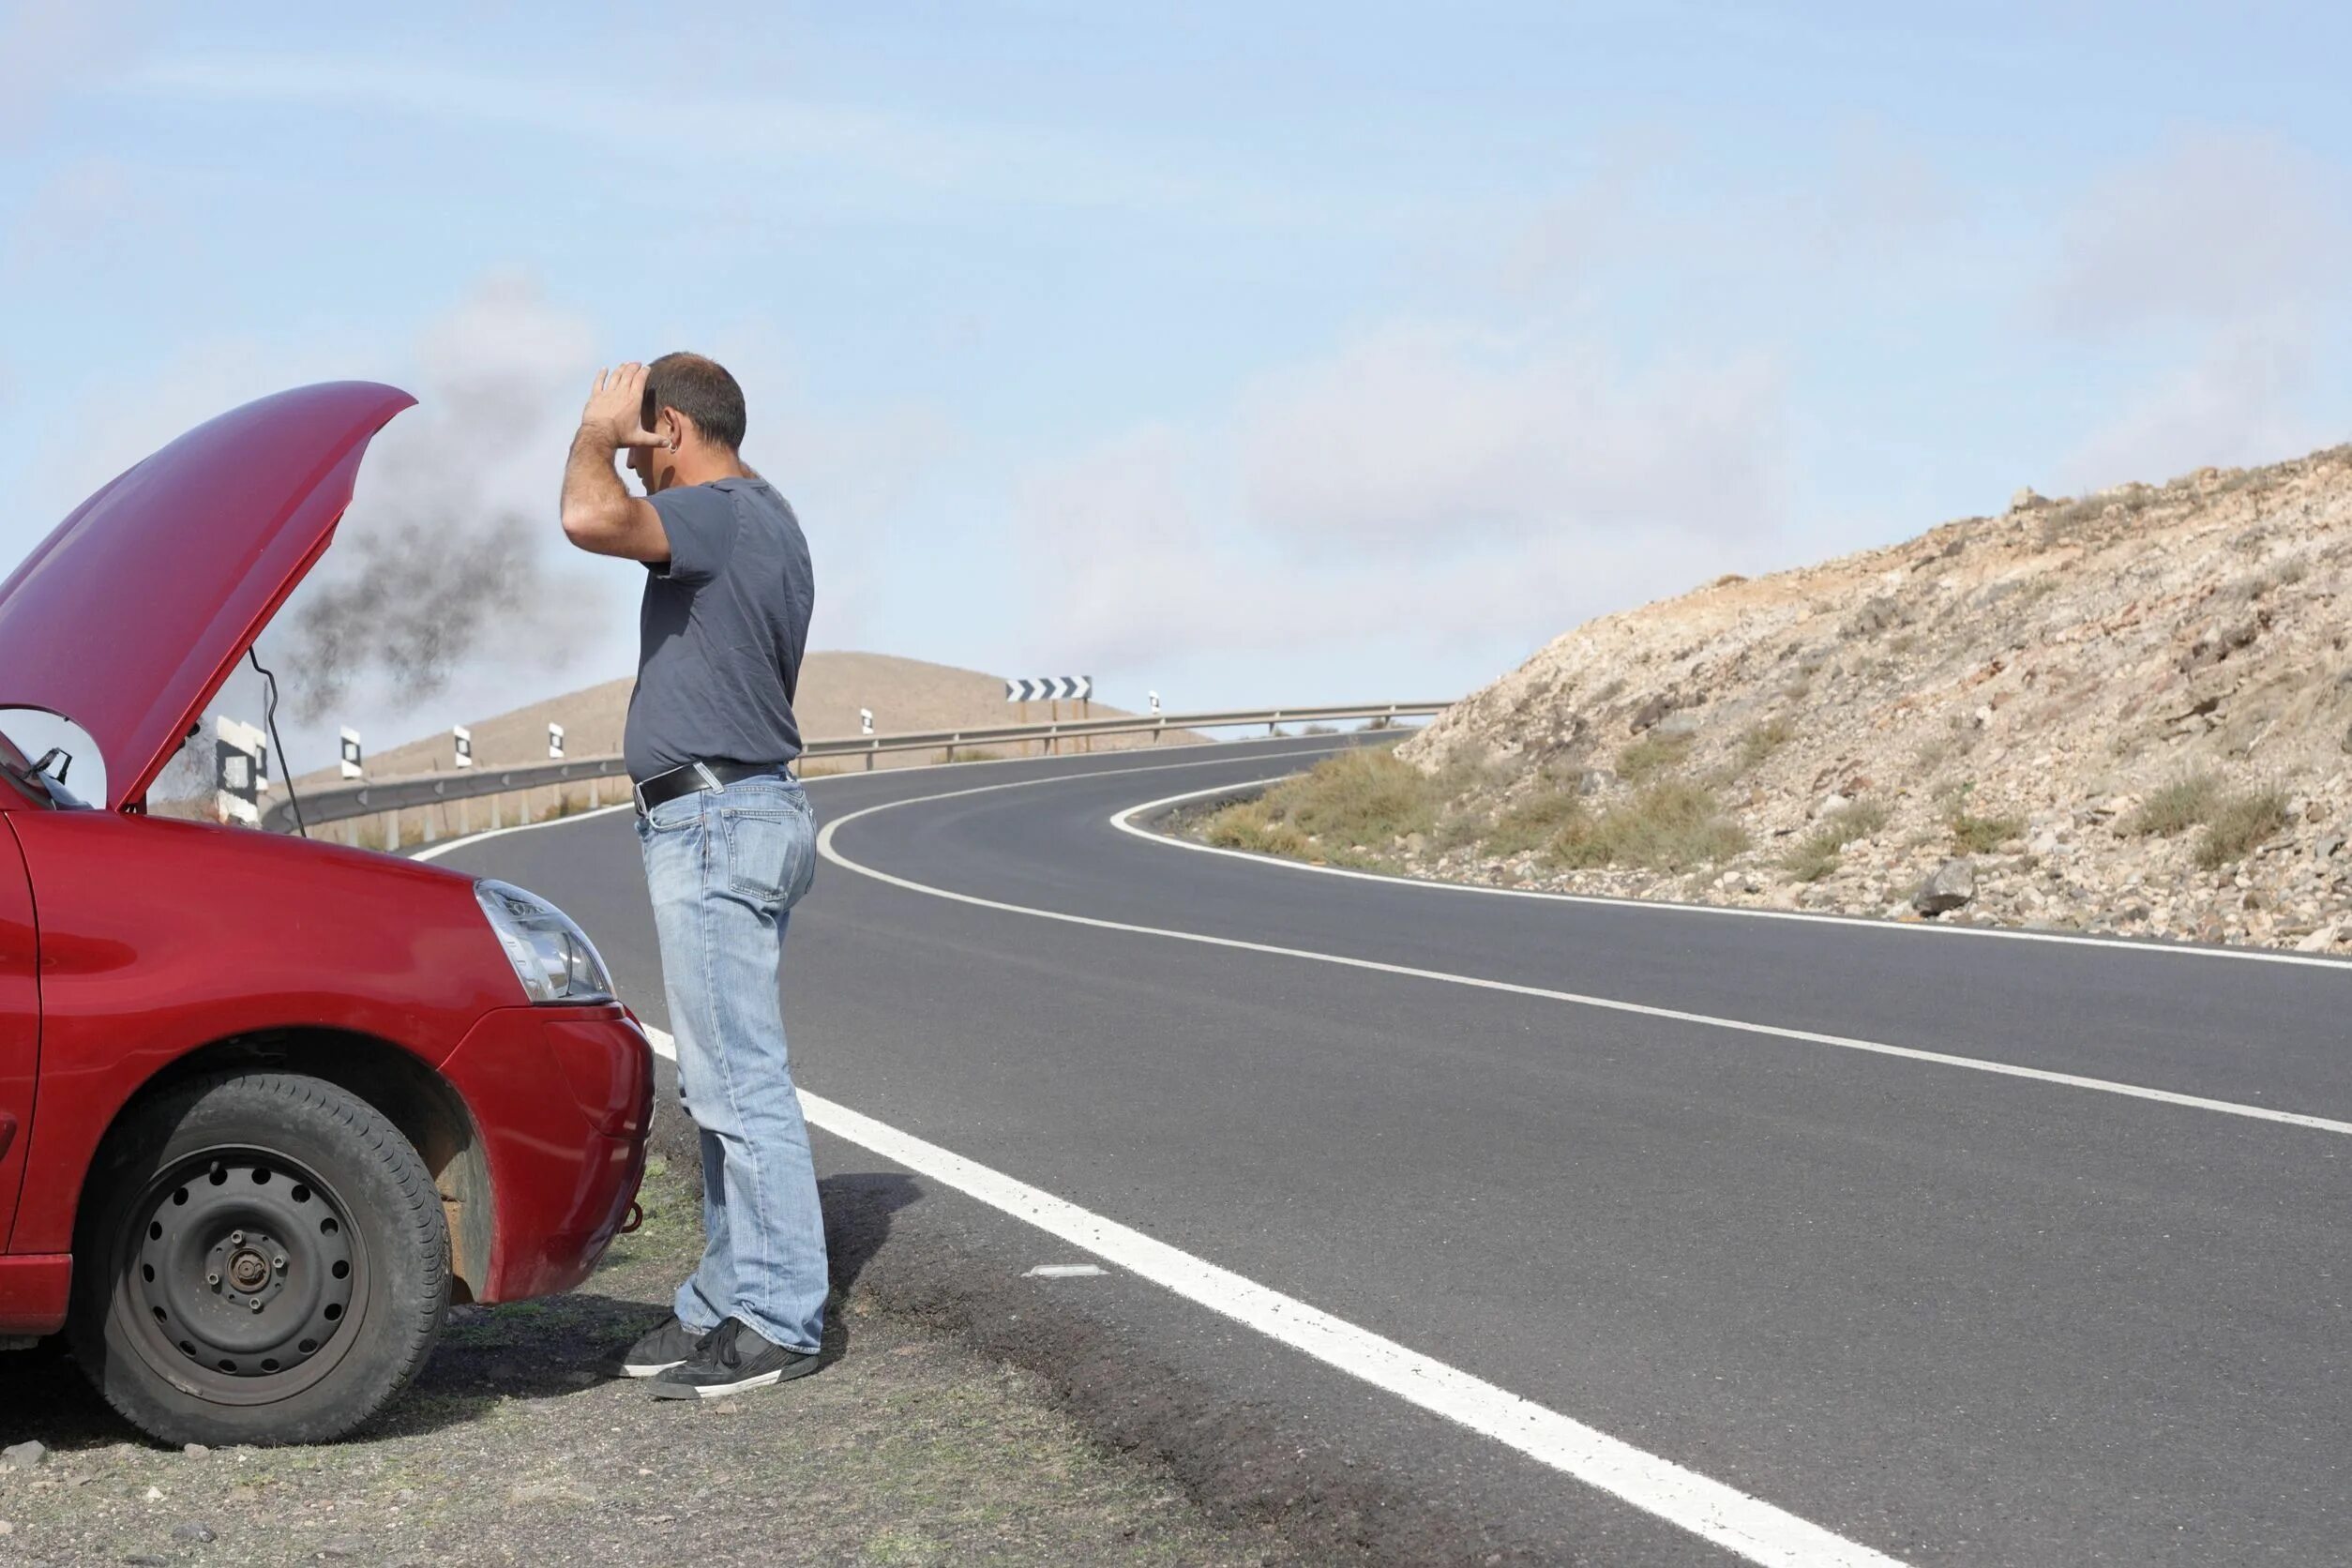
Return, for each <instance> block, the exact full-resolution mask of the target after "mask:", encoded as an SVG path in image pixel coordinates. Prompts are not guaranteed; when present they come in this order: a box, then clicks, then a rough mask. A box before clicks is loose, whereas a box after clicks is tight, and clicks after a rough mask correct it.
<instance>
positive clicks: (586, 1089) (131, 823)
mask: <svg viewBox="0 0 2352 1568" xmlns="http://www.w3.org/2000/svg"><path fill="white" fill-rule="evenodd" d="M414 401H415V400H414V399H412V398H410V397H409V396H408V395H407V394H406V393H404V392H400V391H398V390H396V389H394V388H392V387H388V386H378V385H372V384H365V383H357V382H342V383H335V384H326V385H320V386H309V387H303V388H301V389H299V390H296V391H293V392H286V393H281V394H279V396H277V397H273V398H264V399H263V400H260V401H258V402H253V403H249V404H247V405H246V406H245V407H243V408H240V409H237V410H235V411H234V412H232V413H229V414H226V415H221V416H220V417H219V418H218V419H215V420H213V421H212V422H211V423H209V424H206V425H204V426H202V427H200V428H198V429H196V430H191V431H190V432H188V434H187V435H185V436H182V437H181V438H180V439H179V440H177V441H175V442H173V444H172V445H169V446H166V447H165V448H163V450H161V451H159V452H158V453H156V454H155V455H154V456H153V457H150V458H148V459H147V460H145V461H144V462H142V463H140V464H139V465H138V466H136V467H134V468H132V469H131V470H130V471H129V472H128V473H126V474H124V475H122V476H121V477H119V478H117V479H115V480H114V481H113V483H112V484H110V485H108V486H107V487H106V488H105V489H104V490H99V491H98V493H97V494H96V495H94V496H92V497H91V498H90V499H89V500H88V501H86V502H84V503H83V505H82V506H81V508H80V509H79V510H77V511H76V512H75V513H74V514H73V515H72V516H71V517H69V518H68V519H67V520H65V521H64V522H63V523H62V524H60V525H59V526H58V528H57V530H56V532H55V533H53V534H52V535H50V536H49V537H48V538H47V539H46V540H45V541H43V543H42V544H41V546H40V548H39V549H38V550H35V551H34V552H33V554H32V555H31V557H30V558H29V559H27V560H26V561H25V563H24V564H23V565H21V566H19V567H18V568H17V569H16V571H15V573H14V575H12V576H10V577H9V578H8V581H7V583H6V584H5V585H0V704H5V706H4V707H0V735H5V736H8V737H11V738H14V739H22V737H23V736H26V735H28V734H29V735H31V736H32V737H33V738H34V742H35V743H38V744H39V746H40V749H39V750H38V752H35V754H34V755H31V756H28V755H27V752H28V751H35V746H34V744H33V743H27V744H23V745H17V744H8V742H7V741H0V1348H23V1347H24V1346H27V1345H30V1344H32V1343H33V1342H34V1341H35V1340H37V1339H38V1338H39V1337H40V1336H43V1335H47V1334H53V1333H55V1332H57V1331H58V1330H59V1329H61V1328H62V1329H64V1330H66V1331H67V1332H68V1334H70V1336H71V1343H72V1347H73V1352H74V1356H75V1359H76V1360H77V1361H79V1362H80V1364H82V1365H83V1367H84V1368H86V1369H87V1371H88V1373H89V1375H90V1377H91V1379H92V1380H93V1381H94V1382H96V1384H97V1385H98V1388H99V1390H100V1391H101V1392H102V1393H103V1394H104V1395H105V1396H106V1398H107V1399H108V1400H109V1401H110V1402H111V1403H112V1404H113V1407H114V1409H115V1410H119V1411H120V1412H121V1413H122V1414H123V1415H124V1416H125V1417H126V1418H128V1420H129V1421H131V1422H132V1423H133V1424H134V1425H138V1426H139V1427H141V1428H143V1430H145V1431H147V1432H149V1433H151V1434H153V1435H154V1436H155V1437H157V1438H158V1439H162V1440H166V1441H170V1442H174V1443H178V1442H204V1443H231V1442H308V1441H317V1440H324V1439H328V1438H332V1437H335V1436H338V1435H339V1434H341V1433H343V1432H346V1431H348V1430H350V1429H351V1428H352V1427H354V1426H355V1425H358V1424H359V1423H361V1422H363V1421H365V1420H367V1419H368V1418H369V1416H371V1415H372V1414H374V1413H375V1412H376V1411H377V1410H380V1409H382V1408H383V1406H384V1403H385V1402H386V1401H387V1400H389V1399H391V1398H392V1397H393V1396H394V1395H396V1394H398V1393H399V1392H400V1389H401V1388H402V1386H403V1385H405V1384H406V1382H407V1381H408V1380H409V1379H410V1378H411V1377H413V1376H414V1375H415V1373H416V1371H417V1369H418V1368H419V1367H420V1366H422V1365H423V1364H424V1362H425V1360H426V1358H427V1357H428V1356H429V1355H430V1353H431V1350H432V1347H433V1343H434V1340H435V1338H436V1336H437V1335H438V1334H439V1332H440V1328H441V1323H442V1319H443V1318H444V1316H445V1310H446V1308H447V1305H448V1304H449V1303H450V1302H451V1301H452V1300H456V1301H471V1302H504V1301H515V1300H518V1299H520V1298H522V1297H526V1296H537V1295H546V1294H550V1293H552V1292H556V1291H561V1290H565V1289H570V1288H572V1287H573V1286H575V1285H577V1284H579V1283H580V1281H581V1280H582V1279H584V1278H585V1277H586V1276H587V1274H588V1273H589V1271H590V1270H591V1269H592V1268H594V1267H595V1265H596V1259H598V1258H599V1257H600V1256H601V1255H602V1254H603V1252H604V1249H605V1247H606V1245H607V1244H609V1243H610V1242H611V1240H612V1238H613V1236H614V1234H615V1233H616V1232H617V1231H618V1230H619V1229H621V1228H622V1226H623V1225H624V1223H625V1221H626V1217H627V1214H628V1212H629V1210H630V1207H631V1202H632V1200H633V1199H634V1198H635V1197H636V1193H637V1185H638V1181H639V1178H640V1177H641V1175H642V1173H643V1169H644V1159H645V1131H646V1124H647V1122H648V1119H649V1117H650V1115H651V1112H652V1108H653V1062H652V1055H651V1051H650V1049H649V1048H648V1047H647V1044H646V1041H645V1036H644V1034H643V1033H641V1031H640V1030H639V1028H638V1026H637V1021H636V1019H635V1018H633V1017H632V1016H631V1015H630V1014H629V1013H628V1011H627V1010H626V1008H624V1007H622V1006H621V1005H620V1004H619V1003H616V1002H614V1001H613V999H612V988H611V982H610V980H609V979H608V978H607V976H606V972H605V969H604V965H603V961H602V960H601V959H600V958H598V957H597V956H596V949H595V948H594V946H592V945H591V944H590V942H589V941H588V939H587V937H586V936H585V935H584V934H583V933H582V932H581V931H580V928H579V927H577V926H576V925H574V924H573V923H572V922H571V921H570V920H568V919H566V918H565V915H564V914H563V913H562V912H560V911H558V910H556V909H555V908H554V907H553V906H551V905H550V904H548V903H546V902H545V901H544V900H542V899H539V898H536V897H533V896H532V895H531V894H529V893H526V892H524V891H522V890H521V889H520V888H516V887H510V886H507V885H505V884H503V883H498V882H475V881H474V880H472V879H470V878H467V877H463V876H460V875H457V874H455V873H452V872H449V871H445V870H441V869H439V868H437V867H432V866H426V865H419V864H417V863H415V862H414V861H407V860H400V859H395V858H392V857H389V856H384V855H378V854H369V853H366V852H360V851H354V850H346V849H341V848H339V847H337V846H335V845H331V844H326V843H319V842H312V841H309V840H306V839H301V838H294V837H278V836H274V835H269V834H262V833H255V832H251V831H249V830H245V829H239V828H224V827H216V826H212V825H209V824H206V823H202V822H180V821H170V820H166V819H163V818H159V817H150V816H148V815H147V814H146V812H145V794H146V792H147V790H148V789H149V787H150V786H151V785H152V784H153V782H154V780H155V778H156V776H157V775H158V773H160V772H161V771H162V769H163V767H164V765H165V764H166V763H167V762H168V761H170V760H171V758H172V756H173V753H174V752H175V751H176V750H177V749H178V747H179V746H180V744H181V741H182V738H183V737H184V736H186V735H187V734H188V733H189V731H190V729H191V727H192V726H194V725H195V724H196V723H197V722H198V721H199V720H200V718H201V716H203V714H204V707H205V704H206V702H207V701H210V700H211V698H212V696H213V694H214V693H215V692H216V691H218V690H219V687H220V685H221V683H222V682H223V681H224V680H225V679H226V678H227V677H228V674H229V671H231V669H232V668H233V667H234V665H235V664H236V662H237V661H238V660H239V659H240V658H242V657H243V656H245V653H246V650H247V648H248V646H249V644H250V643H251V641H253V639H254V637H255V636H256V635H257V634H258V633H259V632H260V630H261V629H262V627H263V626H264V624H265V623H267V621H268V620H269V618H270V616H271V615H272V614H273V613H274V612H275V611H277V610H278V608H279V605H281V604H282V603H283V602H284V601H285V598H286V596H287V595H288V594H289V593H291V592H292V591H293V589H294V585H295V584H296V583H297V582H299V581H300V580H302V578H303V576H304V574H305V573H306V572H308V571H309V568H310V567H311V565H313V564H314V563H315V562H316V561H317V560H318V559H319V557H320V555H321V554H322V553H323V552H324V550H325V549H326V547H327V544H328V541H329V540H330V539H331V538H332V537H333V535H334V533H335V525H336V522H337V520H339V518H340V516H341V514H342V511H343V508H344V507H345V506H346V505H348V504H349V502H350V500H351V494H352V484H353V478H354V475H355V474H356V472H357V470H358V466H359V460H360V459H361V457H362V455H363V454H364V453H365V452H366V450H367V446H368V443H369V440H370V439H371V438H372V437H373V436H374V435H375V433H376V431H377V430H380V429H382V428H383V427H384V424H385V422H386V421H388V420H389V419H391V418H392V416H393V415H396V414H398V413H400V411H401V410H402V409H404V408H406V407H408V406H409V405H410V404H411V403H412V402H414ZM61 721H63V722H61ZM58 735H63V736H65V737H67V738H66V740H65V741H63V742H61V743H59V744H57V745H55V746H51V745H49V744H48V742H49V741H50V740H51V739H52V738H53V737H55V736H58ZM6 1377H7V1374H6V1371H5V1364H0V1388H5V1386H6Z"/></svg>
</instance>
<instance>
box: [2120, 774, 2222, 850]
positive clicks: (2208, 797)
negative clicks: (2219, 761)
mask: <svg viewBox="0 0 2352 1568" xmlns="http://www.w3.org/2000/svg"><path fill="white" fill-rule="evenodd" d="M2221 798H2222V781H2221V780H2220V779H2218V778H2216V777H2214V776H2212V775H2211V774H2209V773H2189V774H2183V775H2181V776H2179V778H2176V779H2174V780H2173V781H2172V782H2171V783H2169V784H2166V785H2164V786H2163V787H2162V788H2160V789H2159V790H2157V791H2156V792H2154V793H2153V794H2151V795H2149V796H2148V799H2146V800H2145V801H2143V802H2141V803H2140V808H2139V809H2138V810H2137V811H2134V812H2133V813H2132V814H2131V816H2129V817H2127V818H2125V819H2124V822H2123V831H2124V832H2126V833H2133V834H2137V835H2139V836H2140V837H2171V836H2172V835H2173V834H2176V833H2185V832H2187V831H2188V830H2189V829H2191V828H2193V827H2195V826H2196V825H2197V824H2198V823H2200V822H2204V821H2205V820H2206V819H2207V818H2208V817H2209V816H2211V815H2212V813H2213V807H2215V806H2216V805H2218V804H2220V802H2221Z"/></svg>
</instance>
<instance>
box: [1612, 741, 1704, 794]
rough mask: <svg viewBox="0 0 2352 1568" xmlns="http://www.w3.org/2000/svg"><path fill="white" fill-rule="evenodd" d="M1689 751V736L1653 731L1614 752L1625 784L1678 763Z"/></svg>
mask: <svg viewBox="0 0 2352 1568" xmlns="http://www.w3.org/2000/svg"><path fill="white" fill-rule="evenodd" d="M1690 754H1691V737H1690V736H1688V735H1661V734H1658V733H1656V732H1655V731H1652V732H1651V733H1650V734H1647V735H1644V736H1642V737H1641V738H1640V739H1639V740H1636V741H1634V742H1632V743H1630V744H1629V745H1627V746H1626V747H1625V749H1624V750H1622V751H1620V752H1619V753H1618V754H1617V776H1619V777H1620V778H1622V779H1623V780H1624V781H1625V782H1626V783H1628V784H1646V783H1648V782H1650V781H1651V779H1653V778H1656V777H1657V776H1659V775H1661V774H1664V773H1667V772H1670V771H1672V770H1673V769H1675V768H1678V767H1681V765H1682V762H1683V761H1684V760H1685V759H1686V758H1688V757H1689V756H1690Z"/></svg>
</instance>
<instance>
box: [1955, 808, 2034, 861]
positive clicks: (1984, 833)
mask: <svg viewBox="0 0 2352 1568" xmlns="http://www.w3.org/2000/svg"><path fill="white" fill-rule="evenodd" d="M1951 826H1952V845H1953V847H1955V848H1956V849H1958V850H1959V851H1960V852H1961V853H1963V854H1990V853H1992V852H1993V851H1995V850H1998V849H1999V848H2000V847H2001V846H2002V845H2003V844H2006V843H2008V842H2009V841H2010V840H2011V839H2012V838H2015V837H2019V836H2021V835H2022V834H2023V833H2024V832H2025V831H2026V824H2025V822H2023V821H2022V820H2020V819H2019V818H2016V817H1980V816H1978V815H1976V814H1975V813H1974V812H1972V811H1969V810H1968V808H1967V807H1962V808H1961V809H1959V810H1957V811H1954V812H1953V813H1952V820H1951Z"/></svg>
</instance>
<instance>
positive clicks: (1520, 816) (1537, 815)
mask: <svg viewBox="0 0 2352 1568" xmlns="http://www.w3.org/2000/svg"><path fill="white" fill-rule="evenodd" d="M1584 814H1585V810H1584V802H1583V801H1582V800H1581V799H1579V798H1578V797H1577V795H1576V792H1575V790H1574V789H1560V788H1545V789H1538V790H1536V791H1535V792H1533V793H1531V794H1528V795H1525V796H1522V797H1521V798H1520V799H1518V800H1515V801H1514V802H1512V803H1511V805H1509V806H1507V807H1504V808H1503V809H1502V810H1501V811H1500V812H1498V813H1497V814H1496V816H1495V820H1494V822H1492V823H1490V824H1489V825H1488V826H1487V827H1486V830H1485V833H1484V834H1483V835H1482V836H1481V837H1482V844H1481V847H1482V848H1483V849H1484V850H1485V852H1486V853H1488V854H1495V855H1514V854H1524V853H1526V852H1528V851H1530V850H1534V849H1541V848H1542V847H1543V846H1544V845H1545V844H1548V843H1550V842H1551V841H1552V840H1553V839H1554V838H1557V837H1560V833H1561V832H1562V831H1564V830H1565V829H1566V828H1567V827H1568V825H1569V824H1570V823H1572V822H1576V820H1577V819H1578V818H1580V817H1582V816H1583V815H1584Z"/></svg>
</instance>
